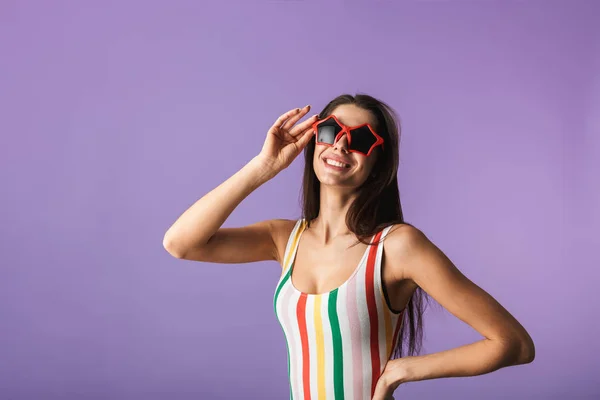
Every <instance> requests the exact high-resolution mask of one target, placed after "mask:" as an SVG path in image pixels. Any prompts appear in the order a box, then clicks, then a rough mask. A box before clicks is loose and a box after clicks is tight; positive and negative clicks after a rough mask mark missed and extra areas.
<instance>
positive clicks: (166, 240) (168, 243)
mask: <svg viewBox="0 0 600 400" xmlns="http://www.w3.org/2000/svg"><path fill="white" fill-rule="evenodd" d="M162 245H163V248H164V249H165V250H166V251H167V253H169V254H170V255H172V256H173V257H175V258H178V259H182V258H183V257H184V254H183V252H182V251H181V250H179V249H177V246H175V243H174V241H173V240H172V239H171V238H170V237H168V235H166V234H165V236H164V237H163V242H162Z"/></svg>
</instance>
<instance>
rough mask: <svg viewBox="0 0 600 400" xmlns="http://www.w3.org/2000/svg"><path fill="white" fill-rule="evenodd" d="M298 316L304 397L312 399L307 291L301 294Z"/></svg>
mask: <svg viewBox="0 0 600 400" xmlns="http://www.w3.org/2000/svg"><path fill="white" fill-rule="evenodd" d="M296 317H297V318H298V326H299V327H300V341H301V342H302V386H303V387H304V399H305V400H310V370H309V369H310V358H309V353H308V334H307V332H306V293H301V294H300V299H299V300H298V307H297V308H296Z"/></svg>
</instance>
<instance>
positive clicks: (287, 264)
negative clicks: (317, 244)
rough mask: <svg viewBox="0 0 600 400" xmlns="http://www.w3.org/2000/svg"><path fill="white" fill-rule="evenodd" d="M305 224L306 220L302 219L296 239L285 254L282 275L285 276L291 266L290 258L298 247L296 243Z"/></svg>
mask: <svg viewBox="0 0 600 400" xmlns="http://www.w3.org/2000/svg"><path fill="white" fill-rule="evenodd" d="M304 225H305V222H304V221H302V222H301V223H300V226H298V230H297V231H296V234H295V235H294V241H293V242H292V247H290V248H289V249H288V253H287V254H286V255H285V259H284V262H283V269H282V271H281V276H283V275H284V274H285V273H286V271H287V269H288V268H289V267H290V259H291V257H292V254H293V253H294V248H295V247H296V244H297V243H298V239H299V238H300V233H301V232H302V230H303V229H304ZM280 278H281V277H280Z"/></svg>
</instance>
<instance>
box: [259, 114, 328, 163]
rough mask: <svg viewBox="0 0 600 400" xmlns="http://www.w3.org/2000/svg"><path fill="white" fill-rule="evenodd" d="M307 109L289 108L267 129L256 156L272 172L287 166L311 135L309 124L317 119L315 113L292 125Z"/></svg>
mask: <svg viewBox="0 0 600 400" xmlns="http://www.w3.org/2000/svg"><path fill="white" fill-rule="evenodd" d="M309 110H310V106H306V107H304V108H295V109H293V110H290V111H288V112H286V113H285V114H283V115H281V116H280V117H279V118H277V121H275V123H274V124H273V126H271V128H270V129H269V130H268V132H267V138H266V140H265V143H264V145H263V148H262V150H261V152H260V154H259V155H258V156H257V158H258V159H260V160H261V161H262V162H263V163H264V165H266V166H268V168H272V170H273V173H274V174H277V173H279V171H281V170H283V169H285V168H287V167H288V166H289V165H290V164H291V163H292V161H294V159H295V158H296V157H297V156H298V154H300V152H301V151H302V150H303V149H304V147H306V145H307V144H308V142H309V141H310V139H311V138H312V137H313V130H312V126H311V125H312V124H313V123H314V122H315V121H316V120H317V119H316V117H317V115H313V116H312V117H310V118H309V119H307V120H306V121H303V122H302V123H301V124H298V125H296V126H294V124H295V123H296V122H297V121H298V120H299V119H300V118H302V117H303V116H304V115H306V113H307V112H308V111H309Z"/></svg>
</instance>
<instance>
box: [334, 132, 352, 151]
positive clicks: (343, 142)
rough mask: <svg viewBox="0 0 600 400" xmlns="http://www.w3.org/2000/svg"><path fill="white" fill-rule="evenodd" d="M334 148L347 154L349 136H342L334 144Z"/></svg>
mask: <svg viewBox="0 0 600 400" xmlns="http://www.w3.org/2000/svg"><path fill="white" fill-rule="evenodd" d="M333 148H334V149H335V150H337V149H343V151H344V152H345V153H347V152H348V135H347V134H346V133H345V132H344V133H342V136H340V138H339V139H338V140H337V141H336V142H335V143H334V144H333Z"/></svg>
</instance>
